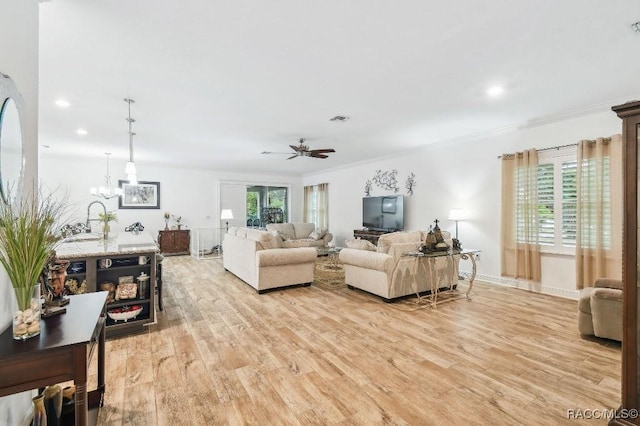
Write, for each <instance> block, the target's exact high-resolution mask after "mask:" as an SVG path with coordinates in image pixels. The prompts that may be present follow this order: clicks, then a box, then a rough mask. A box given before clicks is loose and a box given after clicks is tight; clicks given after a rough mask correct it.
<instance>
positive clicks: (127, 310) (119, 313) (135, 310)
mask: <svg viewBox="0 0 640 426" xmlns="http://www.w3.org/2000/svg"><path fill="white" fill-rule="evenodd" d="M140 312H142V306H141V305H133V306H123V307H121V308H116V309H112V310H110V311H107V315H109V318H111V319H112V320H114V321H124V322H127V320H130V319H133V318H135V317H137V316H138V315H139V314H140Z"/></svg>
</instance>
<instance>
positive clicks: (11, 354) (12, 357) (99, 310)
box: [0, 291, 108, 426]
mask: <svg viewBox="0 0 640 426" xmlns="http://www.w3.org/2000/svg"><path fill="white" fill-rule="evenodd" d="M107 294H108V293H107V292H106V291H101V292H97V293H87V294H80V295H77V296H70V299H71V301H70V303H69V304H68V305H66V308H67V312H66V313H64V314H60V315H56V316H53V317H50V318H46V319H44V320H42V321H41V322H40V326H41V330H40V335H39V336H36V337H32V338H31V339H29V340H26V341H19V340H14V339H13V330H12V329H11V327H8V328H7V329H6V330H5V331H4V332H3V333H2V334H0V396H6V395H11V394H14V393H18V392H24V391H29V390H33V389H37V388H42V387H45V386H48V385H53V384H56V383H61V382H66V381H68V380H73V382H74V384H75V385H76V394H75V404H76V405H75V419H76V420H75V424H76V425H81V426H85V425H87V424H88V423H89V412H88V410H89V409H91V408H97V407H100V406H102V403H103V395H104V389H105V386H104V380H105V378H104V358H105V345H104V342H105V319H104V310H105V303H106V300H107ZM96 343H97V348H98V387H97V389H95V390H93V391H91V392H87V370H88V366H89V360H90V359H91V356H92V354H93V351H94V349H95V347H96ZM96 412H97V410H96Z"/></svg>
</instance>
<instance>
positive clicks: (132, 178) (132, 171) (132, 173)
mask: <svg viewBox="0 0 640 426" xmlns="http://www.w3.org/2000/svg"><path fill="white" fill-rule="evenodd" d="M124 101H125V102H126V103H127V104H128V105H129V117H128V118H127V121H128V122H129V161H128V162H127V165H126V167H125V169H124V172H125V173H126V175H127V179H128V180H129V184H130V185H136V184H137V183H138V179H137V177H136V163H134V162H133V136H134V135H135V133H133V130H132V125H133V123H135V121H136V120H134V119H133V118H131V104H133V103H135V102H136V101H134V100H133V99H129V98H125V99H124Z"/></svg>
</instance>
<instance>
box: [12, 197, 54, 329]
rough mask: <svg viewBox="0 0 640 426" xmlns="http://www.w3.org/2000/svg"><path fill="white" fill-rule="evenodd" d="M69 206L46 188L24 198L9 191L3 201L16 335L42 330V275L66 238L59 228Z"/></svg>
mask: <svg viewBox="0 0 640 426" xmlns="http://www.w3.org/2000/svg"><path fill="white" fill-rule="evenodd" d="M65 209H66V201H59V200H55V199H54V198H53V197H52V196H51V195H43V194H42V191H32V193H30V194H29V195H25V196H24V197H20V198H14V197H13V196H11V195H9V196H8V197H7V202H6V203H5V202H2V201H0V263H2V266H4V269H5V270H6V271H7V275H8V276H9V280H10V281H11V285H12V286H13V293H14V295H15V302H16V303H15V305H16V306H15V310H14V315H13V338H14V339H17V340H25V339H28V338H29V337H33V336H37V335H39V334H40V284H38V278H39V277H40V274H42V271H43V269H44V267H45V266H46V265H47V262H48V261H49V259H50V257H51V254H52V253H53V252H54V250H55V248H56V246H57V245H58V244H59V243H60V241H61V240H62V235H61V234H60V233H57V232H56V231H57V230H58V229H59V223H60V220H61V219H62V216H63V214H64V212H65Z"/></svg>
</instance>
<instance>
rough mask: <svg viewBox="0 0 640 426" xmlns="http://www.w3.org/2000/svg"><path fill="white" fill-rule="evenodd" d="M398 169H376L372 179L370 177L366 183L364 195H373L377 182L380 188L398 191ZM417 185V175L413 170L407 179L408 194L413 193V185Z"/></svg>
mask: <svg viewBox="0 0 640 426" xmlns="http://www.w3.org/2000/svg"><path fill="white" fill-rule="evenodd" d="M397 176H398V171H397V170H396V169H393V170H390V171H386V172H383V171H382V170H376V173H375V174H374V175H373V178H372V179H368V180H367V181H366V182H365V184H364V195H365V196H367V197H370V196H371V188H372V186H373V185H374V184H375V185H376V186H377V187H378V188H382V189H384V190H386V191H393V192H394V193H397V192H398V191H399V190H400V188H399V187H398V178H397ZM414 186H416V175H415V174H414V173H413V172H412V173H409V176H407V180H406V182H405V184H404V187H405V189H406V190H407V194H409V195H413V187H414Z"/></svg>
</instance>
